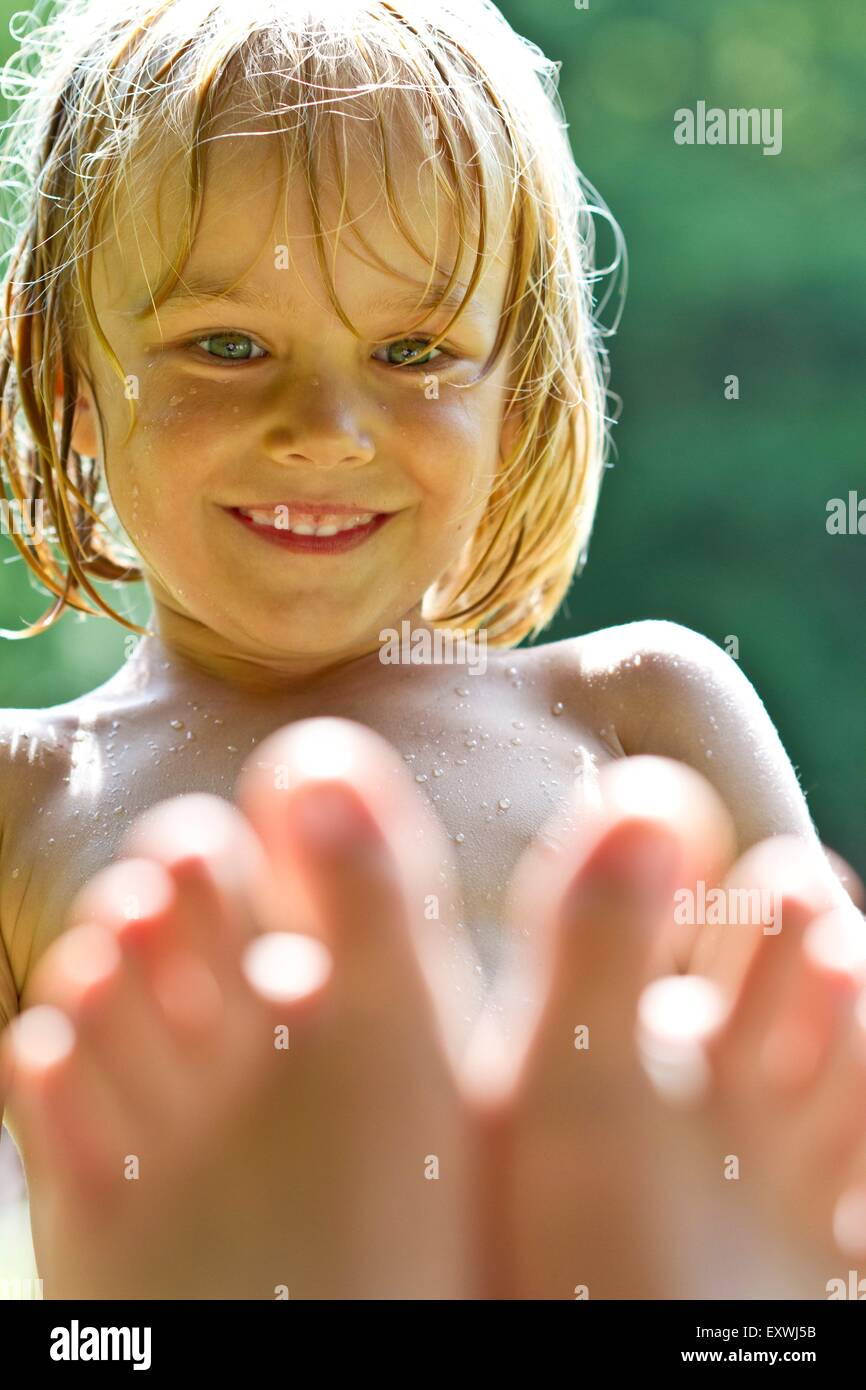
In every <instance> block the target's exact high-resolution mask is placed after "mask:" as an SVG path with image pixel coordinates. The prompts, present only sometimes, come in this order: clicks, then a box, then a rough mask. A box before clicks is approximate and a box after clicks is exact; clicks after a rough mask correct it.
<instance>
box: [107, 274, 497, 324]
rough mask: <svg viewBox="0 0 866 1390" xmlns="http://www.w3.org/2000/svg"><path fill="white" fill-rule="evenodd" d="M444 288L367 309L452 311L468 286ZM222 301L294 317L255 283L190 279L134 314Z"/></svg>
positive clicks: (482, 314)
mask: <svg viewBox="0 0 866 1390" xmlns="http://www.w3.org/2000/svg"><path fill="white" fill-rule="evenodd" d="M444 289H445V286H444V285H432V286H431V287H430V289H429V290H428V291H427V292H426V293H425V294H422V295H421V297H420V299H419V296H418V294H417V292H416V291H413V290H404V291H401V292H399V293H394V294H390V295H376V296H374V297H373V298H372V299H371V300H370V301H369V302H368V304H367V305H366V308H367V309H368V310H377V309H378V310H405V309H410V310H416V311H420V310H421V309H432V308H435V307H436V306H437V305H439V306H440V307H441V308H443V309H448V310H455V309H457V308H459V306H460V304H461V303H462V302H463V298H464V295H465V294H466V286H465V285H463V284H460V283H458V284H456V285H454V286H453V287H452V288H451V290H450V291H449V293H448V294H447V295H445V296H444V297H443V291H444ZM218 301H219V302H223V303H226V304H239V305H242V306H243V307H245V308H252V309H264V310H266V311H267V312H269V313H272V312H274V311H275V310H277V311H280V310H281V309H282V312H283V313H284V314H285V316H286V318H287V319H291V318H292V317H293V316H294V308H293V306H292V305H288V304H287V305H282V306H281V305H280V304H279V302H278V301H277V300H276V298H275V296H273V295H272V294H269V293H266V292H262V291H261V290H257V289H255V288H254V287H253V286H252V285H231V284H221V283H216V282H214V281H213V280H204V279H190V280H187V281H186V282H185V283H184V284H178V285H176V286H175V288H174V289H173V290H172V291H171V293H170V294H168V295H167V296H166V298H165V299H164V300H163V302H162V304H161V305H160V306H159V309H158V310H155V309H154V307H153V301H152V299H148V300H147V301H146V303H144V304H140V305H138V306H137V307H136V308H135V309H133V310H131V311H130V317H131V318H132V319H133V320H134V321H135V322H136V323H138V322H140V321H141V320H143V319H148V318H154V317H155V316H156V314H157V313H159V312H161V310H163V309H168V308H171V307H173V306H175V305H177V306H178V307H183V306H184V305H188V304H190V303H192V302H202V303H205V304H213V303H215V302H218ZM464 316H465V317H467V318H473V319H475V320H476V321H477V322H485V321H486V319H487V310H486V309H485V307H484V304H483V303H482V302H481V301H480V300H479V299H478V298H477V297H475V296H473V298H472V299H470V301H469V303H468V304H467V305H466V308H465V309H464V310H463V315H461V317H464Z"/></svg>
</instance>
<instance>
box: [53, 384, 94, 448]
mask: <svg viewBox="0 0 866 1390" xmlns="http://www.w3.org/2000/svg"><path fill="white" fill-rule="evenodd" d="M54 419H55V420H56V421H57V423H58V424H60V422H61V420H62V419H63V370H62V368H61V366H60V363H59V362H58V364H57V371H56V373H55V376H54ZM72 447H73V449H74V450H75V451H76V453H78V454H83V455H84V457H85V458H96V457H97V456H98V454H99V436H98V434H97V430H96V410H95V406H94V401H93V394H92V392H91V390H90V387H89V386H88V384H87V382H86V381H84V380H83V378H81V377H79V382H78V397H77V399H76V402H75V417H74V419H73V421H72Z"/></svg>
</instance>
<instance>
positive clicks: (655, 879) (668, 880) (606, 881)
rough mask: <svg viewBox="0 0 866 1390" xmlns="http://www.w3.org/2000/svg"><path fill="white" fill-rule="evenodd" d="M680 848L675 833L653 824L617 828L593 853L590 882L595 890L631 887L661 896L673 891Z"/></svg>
mask: <svg viewBox="0 0 866 1390" xmlns="http://www.w3.org/2000/svg"><path fill="white" fill-rule="evenodd" d="M679 863H680V847H679V845H678V844H677V842H676V840H675V839H674V838H673V836H672V835H670V834H669V833H666V832H665V831H663V830H659V829H656V828H655V827H650V826H644V825H639V826H628V827H627V828H624V829H622V830H616V831H614V832H613V833H612V834H611V835H610V836H609V837H608V839H607V840H606V841H604V842H603V843H602V845H601V846H600V847H599V848H598V849H597V850H596V851H595V853H594V854H593V855H592V857H591V860H590V863H589V864H588V866H587V870H586V882H587V883H588V884H589V886H590V887H591V888H592V889H593V890H595V889H602V890H607V891H610V892H614V893H616V892H622V891H623V890H626V891H627V890H628V889H629V888H630V887H633V888H636V889H637V890H639V891H640V892H641V893H643V894H646V895H649V896H652V897H655V898H661V897H664V896H666V895H667V894H669V893H672V892H673V887H674V878H675V873H676V870H677V868H678V866H679Z"/></svg>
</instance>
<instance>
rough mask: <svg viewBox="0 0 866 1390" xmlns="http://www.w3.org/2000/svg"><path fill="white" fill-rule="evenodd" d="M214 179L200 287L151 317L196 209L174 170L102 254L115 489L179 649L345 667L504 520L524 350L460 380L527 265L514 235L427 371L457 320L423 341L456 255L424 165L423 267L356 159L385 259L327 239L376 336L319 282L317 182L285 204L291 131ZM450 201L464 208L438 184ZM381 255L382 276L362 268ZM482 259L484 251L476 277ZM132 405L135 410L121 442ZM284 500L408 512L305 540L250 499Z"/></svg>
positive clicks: (212, 162)
mask: <svg viewBox="0 0 866 1390" xmlns="http://www.w3.org/2000/svg"><path fill="white" fill-rule="evenodd" d="M207 172H208V177H207V181H206V193H205V201H204V207H203V213H202V220H201V223H200V227H199V231H198V234H197V237H196V242H195V245H194V248H193V252H192V255H191V257H190V259H189V261H188V263H187V264H186V266H185V267H184V270H183V273H182V284H181V285H179V286H178V289H179V290H180V291H182V297H181V296H178V297H172V298H171V299H169V300H168V301H167V302H166V303H165V304H164V305H163V306H162V307H160V309H159V310H158V312H154V311H153V306H152V304H150V303H149V290H148V286H153V287H155V286H156V284H157V283H158V282H159V278H160V277H161V276H162V274H163V272H164V270H165V267H166V262H165V260H164V253H163V250H162V247H164V246H168V245H170V244H171V239H172V236H173V234H174V228H175V227H176V226H177V224H178V220H179V217H180V211H181V209H182V208H183V207H184V199H185V196H186V193H185V189H184V187H183V186H182V183H181V177H180V174H179V172H178V170H177V167H176V166H175V165H172V166H171V167H170V168H169V170H168V172H167V173H166V174H165V175H164V177H163V179H162V182H161V184H160V187H159V189H158V191H157V190H153V191H149V190H148V189H146V188H142V189H141V190H137V189H134V190H130V192H131V194H132V195H133V196H131V197H130V199H129V203H128V204H127V206H126V208H125V210H124V213H123V220H122V221H121V224H120V228H119V235H118V237H117V238H116V239H115V238H114V237H113V236H112V237H108V236H106V237H105V239H104V242H103V244H102V246H101V247H100V250H99V251H98V252H97V254H96V256H95V258H94V278H93V286H94V297H95V303H96V308H97V312H98V315H99V318H100V321H101V323H102V325H103V329H104V331H105V333H106V336H107V338H108V341H109V342H110V344H111V346H112V348H113V350H114V351H115V353H116V354H117V357H118V359H119V360H120V363H121V365H122V367H123V372H124V375H125V378H126V385H125V386H124V385H122V384H121V383H120V382H119V381H118V379H117V377H116V376H115V375H114V374H113V373H112V371H111V368H110V366H109V364H108V363H107V362H106V361H105V359H104V357H103V356H102V354H101V352H100V351H99V349H98V348H97V347H96V346H95V345H90V344H89V345H88V352H87V355H88V358H89V362H90V367H91V373H92V377H93V381H94V386H95V390H96V395H97V399H98V401H99V405H100V409H101V412H102V419H103V426H104V432H105V433H104V446H105V448H104V456H103V457H104V463H105V469H106V476H107V480H108V485H109V489H110V493H111V497H112V500H113V503H114V506H115V509H116V511H117V514H118V517H119V518H120V521H121V523H122V524H123V526H124V528H125V530H126V532H127V534H128V535H129V537H130V539H131V540H132V542H133V544H134V545H135V547H136V549H137V551H138V552H139V554H140V555H141V557H142V561H143V568H144V571H145V574H146V577H147V579H148V583H149V585H150V588H151V591H152V593H153V597H154V602H155V613H154V617H155V620H156V625H157V626H158V629H159V631H160V633H161V634H162V636H163V638H164V640H166V641H167V642H169V643H172V642H174V643H175V644H176V645H177V647H178V648H179V649H185V650H187V651H188V652H189V653H194V652H199V653H200V654H202V655H206V654H207V653H208V651H212V652H213V653H216V652H218V651H219V652H222V653H228V652H234V653H237V654H240V655H247V656H249V657H250V658H251V660H252V661H253V662H254V663H256V664H257V665H260V664H265V665H268V666H274V667H275V668H277V669H280V667H281V662H282V663H283V664H284V666H285V669H290V668H291V667H292V663H293V660H294V661H297V659H298V658H300V660H301V663H302V664H303V663H304V659H305V658H311V659H312V660H313V664H316V658H319V657H326V656H327V657H330V658H332V659H333V658H336V659H337V660H339V659H341V658H343V657H345V658H347V659H348V658H349V657H352V656H355V655H358V654H359V653H361V652H363V651H369V650H373V649H374V648H375V647H376V646H377V644H378V634H379V631H380V630H381V629H382V628H383V627H395V626H397V627H398V626H399V623H400V621H401V619H403V618H404V617H407V616H409V615H411V614H414V613H417V611H418V607H419V605H420V601H421V597H422V595H423V593H424V591H425V590H426V589H427V588H428V586H430V585H431V584H432V583H433V582H434V581H435V580H437V579H438V578H439V577H440V576H441V575H442V574H443V573H444V571H445V570H446V569H447V568H448V566H449V565H450V564H452V562H453V561H454V560H455V559H456V558H457V556H458V555H459V553H460V550H461V548H462V546H463V545H464V544H465V542H466V540H467V538H468V537H469V536H470V535H471V533H472V531H473V530H474V528H475V526H476V525H477V523H478V521H479V519H480V517H481V515H482V513H483V511H484V507H485V503H486V501H487V498H488V495H489V492H490V489H491V486H492V484H493V481H494V477H495V475H496V472H497V469H498V466H499V462H500V457H501V451H502V450H504V449H507V448H508V446H509V442H510V439H511V433H510V431H511V429H512V427H513V424H512V420H509V421H508V422H506V421H505V420H504V407H505V388H506V380H507V372H508V366H509V363H508V354H507V353H506V354H504V355H503V357H502V359H501V361H500V363H499V364H498V365H497V368H496V370H495V372H493V373H492V374H491V375H490V376H489V377H488V378H487V379H486V380H485V381H484V382H482V383H480V384H479V385H477V386H472V387H468V388H467V389H460V388H461V387H462V386H463V383H468V382H470V381H471V380H472V378H473V377H474V376H475V375H476V374H477V372H478V371H479V369H480V368H481V366H482V365H483V363H484V362H485V360H486V359H487V357H488V355H489V353H490V351H491V349H492V347H493V343H494V340H495V336H496V330H497V324H498V320H499V317H500V314H501V312H502V308H503V297H504V293H505V285H506V277H507V270H508V265H507V259H506V257H505V255H503V250H502V248H496V247H495V245H494V249H496V250H498V254H499V259H497V260H496V261H494V262H492V263H490V264H489V265H488V267H487V270H486V274H485V277H484V279H483V280H482V281H481V282H480V284H479V286H478V288H477V290H476V292H475V294H474V296H473V299H472V301H471V303H470V305H469V306H468V309H467V311H466V312H465V313H464V315H463V316H462V317H461V320H460V321H459V322H458V324H457V325H456V326H455V327H454V328H453V329H452V330H451V332H450V333H449V335H448V337H447V339H446V340H445V341H444V342H443V343H442V344H440V346H439V348H438V349H433V350H432V351H431V354H430V359H429V360H428V361H426V362H424V363H423V365H422V364H421V363H419V365H417V366H409V367H405V368H400V369H398V368H397V367H396V366H395V365H394V364H395V363H396V362H398V361H400V360H401V359H402V357H405V356H406V355H408V353H409V352H411V351H412V350H417V349H418V347H419V343H418V341H417V338H418V337H421V338H423V337H424V336H427V337H430V336H432V335H433V333H434V332H436V331H438V330H439V329H440V327H443V326H444V325H445V323H447V320H448V317H450V314H449V313H448V311H447V310H442V311H440V312H437V313H436V314H435V315H431V317H430V318H429V319H428V320H427V321H426V322H425V323H424V324H423V325H421V326H420V327H419V328H417V329H415V331H414V333H413V331H412V330H413V326H414V325H416V324H417V322H418V320H419V318H420V317H421V315H422V314H423V312H424V310H422V309H416V308H414V307H413V306H414V305H415V304H417V301H418V300H419V299H420V297H421V293H422V291H423V289H424V285H425V283H426V280H427V278H428V276H429V273H430V272H429V266H430V264H431V263H432V261H433V259H434V248H435V247H436V245H437V242H436V227H435V225H434V223H433V221H432V216H433V214H432V212H431V208H432V199H431V197H430V196H428V197H427V198H425V197H424V196H423V191H424V190H423V189H422V192H419V188H418V184H419V182H420V178H419V173H418V169H417V168H411V167H404V168H402V169H400V170H398V171H397V175H396V177H397V185H398V186H397V195H398V199H399V204H398V206H399V209H400V213H401V215H402V217H403V218H404V219H406V220H407V222H408V223H409V224H410V227H411V230H412V234H413V236H414V237H415V239H416V241H417V244H418V246H419V247H421V248H422V250H423V251H424V252H425V253H426V259H425V258H424V257H422V256H420V255H417V254H416V253H415V252H413V251H412V249H411V248H410V246H409V245H408V243H407V242H406V240H405V239H404V237H403V236H402V235H401V233H400V232H399V231H397V230H395V228H394V227H393V226H392V225H391V221H390V219H389V216H388V212H387V208H386V207H384V206H383V203H382V199H381V193H380V184H379V176H378V173H376V174H372V173H369V172H365V170H364V169H363V167H360V166H359V167H355V166H354V165H353V169H352V183H351V185H350V189H349V192H350V194H351V198H352V203H351V210H352V214H353V215H354V217H355V218H356V220H357V226H358V231H359V232H360V234H361V235H362V236H363V238H364V239H365V241H366V244H367V246H369V247H370V248H372V254H371V252H369V251H366V250H365V249H364V248H363V247H362V246H361V245H360V244H359V243H357V242H355V240H354V238H353V237H352V235H351V232H349V231H346V230H344V231H343V233H342V234H341V237H340V242H339V246H338V247H337V248H336V250H335V245H334V243H335V239H334V238H333V237H331V236H329V238H328V244H327V248H326V254H327V255H328V256H329V257H330V263H331V266H332V273H333V276H334V281H335V286H336V291H337V295H338V297H339V299H340V302H341V304H342V305H343V307H344V309H345V311H346V312H347V314H348V316H349V318H350V319H351V321H352V323H353V324H354V325H355V327H356V328H357V329H358V330H359V332H360V333H361V334H362V337H361V339H360V340H359V339H358V338H357V337H355V336H354V334H353V333H352V332H351V330H350V329H349V328H348V327H346V325H345V324H344V323H343V322H342V321H341V319H340V318H339V316H338V314H337V313H336V311H335V310H334V308H333V306H332V305H331V303H330V300H329V299H328V295H327V292H326V290H325V287H324V285H323V283H322V280H321V277H320V273H319V269H318V262H317V259H316V255H315V250H314V243H313V236H312V221H311V219H310V216H309V212H308V208H307V194H306V188H305V185H304V183H303V181H302V180H301V181H300V182H294V183H292V185H291V189H290V194H289V196H288V197H287V198H286V199H285V201H284V204H283V206H282V207H278V200H279V198H280V181H279V163H278V160H277V156H276V151H275V150H274V149H273V145H272V142H271V141H270V140H269V139H268V138H267V137H263V136H252V137H244V136H242V135H231V136H229V137H228V138H222V139H218V140H215V141H213V142H212V143H211V144H209V146H208V171H207ZM295 177H296V178H297V177H299V176H295ZM427 192H428V195H429V187H428V188H427ZM440 207H441V210H442V211H443V212H445V213H446V214H447V203H445V201H444V200H443V198H442V196H441V194H440ZM321 216H322V222H323V225H324V227H325V229H326V231H327V232H329V233H330V231H331V229H332V228H334V227H336V225H337V223H338V221H339V204H338V201H337V194H336V191H335V190H334V189H333V188H332V187H328V188H327V190H326V194H325V196H324V198H323V202H322V207H321ZM343 216H344V219H345V218H346V217H347V214H346V213H345V212H344V214H343ZM443 220H444V219H443ZM439 238H440V239H439V266H440V268H442V269H443V270H446V271H447V269H448V268H450V266H451V265H452V264H453V260H454V257H455V255H456V253H457V249H458V248H457V245H456V235H455V233H454V231H453V230H452V228H451V227H450V226H449V225H446V226H443V225H442V223H441V222H440V227H439ZM494 243H495V237H494ZM350 247H351V248H352V249H350ZM376 255H378V256H380V257H381V258H382V260H383V261H384V262H385V265H386V267H387V268H386V269H380V268H378V267H375V266H372V265H368V264H366V263H365V260H364V259H362V257H364V258H366V259H367V260H374V258H375V256H376ZM471 260H472V256H471V245H470V247H468V248H465V249H464V254H463V257H462V259H461V264H460V267H459V271H458V274H459V275H460V278H461V279H462V281H463V283H464V284H465V282H466V279H467V278H468V272H469V268H470V267H471ZM392 267H393V268H394V269H392ZM432 278H434V279H435V280H436V282H437V283H438V282H439V278H438V277H432ZM442 278H443V282H444V279H445V278H447V277H445V276H443V277H442ZM229 286H233V287H234V288H233V290H232V289H227V290H226V292H224V293H221V292H220V291H221V289H225V287H229ZM192 290H195V294H192V293H190V291H192ZM401 301H402V307H401ZM425 307H426V306H425ZM139 311H141V313H140V316H139ZM407 339H408V340H409V341H408V342H407V341H406V340H407ZM381 340H386V341H385V342H384V343H383V342H382V341H381ZM422 362H423V359H422ZM87 395H89V393H88V392H87V391H86V388H85V396H87ZM127 395H131V396H133V397H134V398H135V404H136V411H137V422H136V426H135V429H134V431H133V433H132V434H131V436H130V437H129V439H128V440H126V441H125V436H126V432H127V429H128V423H129V413H128V412H129V407H128V402H127V399H126V397H127ZM78 431H79V438H78V439H77V440H75V443H76V447H77V448H79V450H80V451H81V452H84V453H94V452H96V445H95V443H94V442H93V439H92V438H89V439H83V440H82V439H81V437H80V436H81V435H82V434H83V435H88V434H90V435H91V436H92V435H93V413H92V409H90V408H88V407H87V406H86V405H85V406H84V408H83V410H79V418H78ZM74 438H75V437H74ZM88 446H89V447H88ZM274 503H285V504H287V505H288V513H287V512H285V511H283V512H278V513H277V516H278V517H279V519H280V522H281V523H283V524H284V523H285V520H286V518H287V516H288V517H289V518H290V519H292V520H294V519H295V517H296V515H297V512H296V511H295V512H294V514H293V507H292V504H293V503H294V504H296V507H297V508H299V509H301V508H302V507H303V505H304V504H307V505H309V504H311V503H322V504H325V505H327V504H329V503H333V504H335V505H336V507H337V508H338V509H339V508H340V507H348V508H351V509H352V510H353V511H354V510H355V509H357V511H358V512H362V513H364V512H375V513H390V514H391V515H390V516H389V518H388V520H387V521H386V523H385V524H384V525H382V526H380V527H379V528H378V529H377V530H375V531H374V532H373V534H371V535H370V537H369V539H367V540H366V541H365V542H364V543H363V544H360V545H357V546H355V547H354V548H351V549H346V550H343V551H337V552H335V553H314V552H304V551H301V550H293V549H288V548H283V547H281V546H278V545H276V544H274V543H273V541H272V540H269V539H266V538H265V536H264V535H263V534H262V533H261V532H260V531H259V530H257V529H256V528H255V527H253V526H252V525H251V524H249V523H245V522H244V521H243V520H241V519H240V518H239V516H238V514H237V512H236V511H234V510H233V509H235V508H255V507H257V506H259V507H261V506H263V505H266V504H274ZM277 534H278V535H280V534H285V532H284V530H282V529H281V526H279V525H278V527H277Z"/></svg>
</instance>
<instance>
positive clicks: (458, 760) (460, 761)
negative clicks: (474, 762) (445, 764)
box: [454, 758, 466, 767]
mask: <svg viewBox="0 0 866 1390" xmlns="http://www.w3.org/2000/svg"><path fill="white" fill-rule="evenodd" d="M454 761H455V762H456V763H457V766H458V767H465V766H466V759H465V758H455V760H454Z"/></svg>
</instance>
